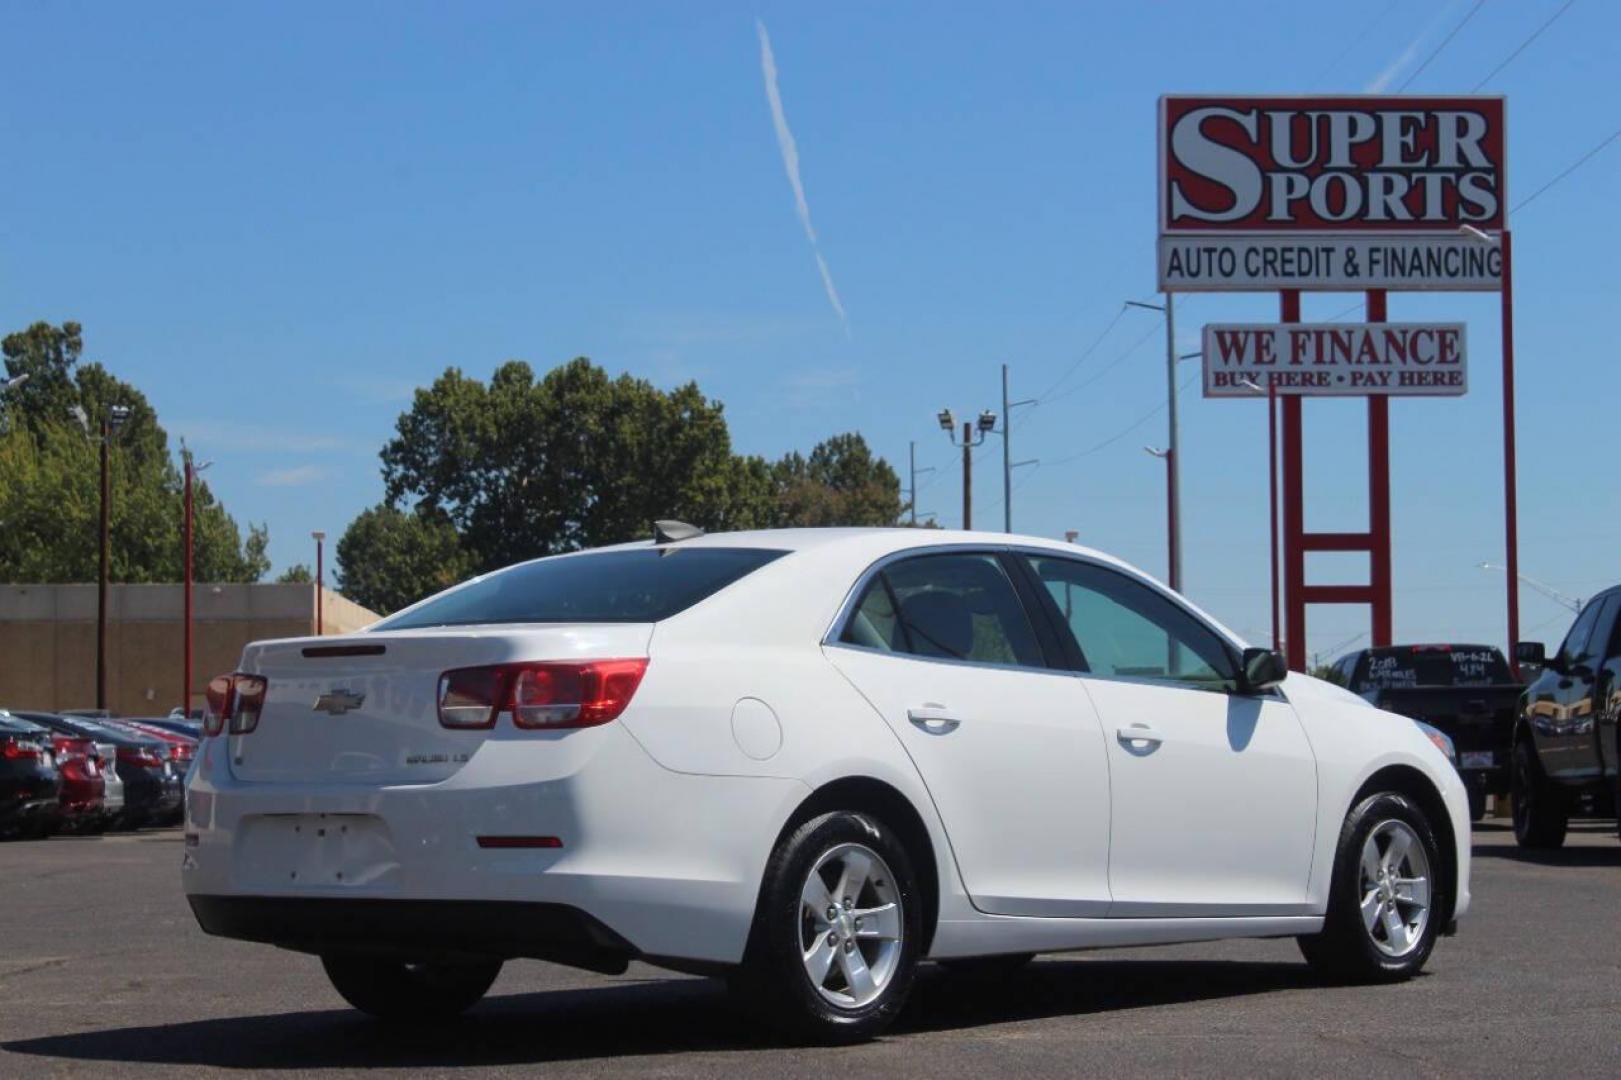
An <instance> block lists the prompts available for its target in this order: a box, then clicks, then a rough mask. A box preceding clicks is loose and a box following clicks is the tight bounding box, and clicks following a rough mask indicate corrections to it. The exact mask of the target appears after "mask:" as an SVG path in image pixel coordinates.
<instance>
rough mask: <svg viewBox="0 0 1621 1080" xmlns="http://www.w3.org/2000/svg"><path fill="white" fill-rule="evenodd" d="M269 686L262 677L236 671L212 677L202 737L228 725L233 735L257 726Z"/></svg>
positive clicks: (204, 713)
mask: <svg viewBox="0 0 1621 1080" xmlns="http://www.w3.org/2000/svg"><path fill="white" fill-rule="evenodd" d="M269 687H270V683H269V682H268V681H267V680H266V679H265V678H264V676H262V675H245V674H243V673H242V672H240V671H238V672H234V673H232V674H230V675H216V676H214V678H213V679H211V680H210V681H209V683H208V708H207V709H205V710H204V711H203V734H204V735H218V734H219V733H220V732H221V731H224V730H225V729H226V727H227V726H229V727H230V730H231V734H232V735H246V734H247V733H248V732H250V731H252V730H253V729H254V728H256V727H258V726H259V714H260V713H261V712H262V711H264V707H265V691H266V690H268V689H269ZM187 749H188V750H189V749H190V748H189V747H188V748H187ZM177 756H178V755H177ZM186 756H187V757H190V756H191V755H190V754H189V753H188V754H187V755H186Z"/></svg>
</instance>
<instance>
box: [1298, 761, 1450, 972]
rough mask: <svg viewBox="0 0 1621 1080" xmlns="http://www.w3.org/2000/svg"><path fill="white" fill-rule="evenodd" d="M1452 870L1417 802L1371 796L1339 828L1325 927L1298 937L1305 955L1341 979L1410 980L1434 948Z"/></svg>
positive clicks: (1390, 794)
mask: <svg viewBox="0 0 1621 1080" xmlns="http://www.w3.org/2000/svg"><path fill="white" fill-rule="evenodd" d="M1449 871H1450V867H1448V866H1446V865H1445V864H1444V863H1443V862H1442V859H1441V851H1440V846H1439V845H1438V844H1437V843H1436V840H1435V831H1434V829H1433V828H1432V826H1431V825H1430V821H1429V818H1428V817H1427V816H1426V815H1425V813H1424V811H1423V810H1422V809H1421V808H1420V807H1419V806H1418V805H1417V804H1416V803H1414V802H1413V801H1412V800H1411V799H1409V798H1408V797H1407V796H1405V795H1400V794H1397V793H1395V792H1381V793H1379V794H1375V795H1370V796H1368V797H1367V798H1365V799H1363V800H1362V801H1361V802H1360V803H1358V804H1357V805H1356V806H1355V807H1353V808H1352V810H1351V812H1350V813H1349V814H1348V815H1346V818H1345V824H1344V826H1343V827H1342V828H1341V829H1340V839H1339V844H1338V846H1337V847H1336V849H1335V855H1334V876H1333V880H1332V881H1331V882H1330V884H1329V897H1328V912H1327V915H1326V916H1325V917H1324V920H1323V929H1322V932H1321V933H1318V934H1311V935H1307V936H1303V937H1300V938H1299V939H1298V941H1299V944H1300V951H1301V953H1302V954H1303V955H1304V956H1305V957H1306V960H1307V962H1309V963H1310V964H1311V966H1312V967H1313V968H1314V969H1316V970H1317V971H1318V973H1320V974H1322V975H1324V976H1326V977H1328V978H1330V979H1332V980H1335V981H1342V982H1357V983H1367V982H1396V981H1399V980H1402V979H1406V978H1409V977H1410V976H1412V975H1414V974H1416V973H1417V972H1418V971H1419V969H1420V968H1422V967H1423V966H1424V962H1425V961H1426V960H1428V959H1429V956H1430V952H1431V950H1432V949H1434V948H1435V939H1436V936H1437V935H1438V934H1439V933H1440V931H1441V921H1442V919H1443V917H1444V916H1443V911H1444V908H1445V903H1444V900H1445V898H1446V897H1447V895H1449V893H1448V882H1449V880H1450V874H1449Z"/></svg>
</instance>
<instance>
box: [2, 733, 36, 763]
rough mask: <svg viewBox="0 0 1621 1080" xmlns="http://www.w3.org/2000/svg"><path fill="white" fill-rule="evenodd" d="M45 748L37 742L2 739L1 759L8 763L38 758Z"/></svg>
mask: <svg viewBox="0 0 1621 1080" xmlns="http://www.w3.org/2000/svg"><path fill="white" fill-rule="evenodd" d="M43 749H44V747H42V746H40V745H39V743H37V742H27V741H24V740H23V739H16V738H4V739H0V758H5V759H6V760H7V761H19V760H22V759H24V758H37V757H39V755H40V752H41V751H42V750H43Z"/></svg>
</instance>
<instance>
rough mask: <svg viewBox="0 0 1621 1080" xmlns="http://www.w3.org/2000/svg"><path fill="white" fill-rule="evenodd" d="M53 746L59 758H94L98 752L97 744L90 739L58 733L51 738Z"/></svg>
mask: <svg viewBox="0 0 1621 1080" xmlns="http://www.w3.org/2000/svg"><path fill="white" fill-rule="evenodd" d="M51 744H52V748H53V749H54V750H55V751H56V756H57V757H59V758H64V759H66V758H86V759H89V758H92V757H94V756H95V753H96V746H95V744H94V743H92V742H91V741H90V740H89V739H79V738H74V737H73V736H71V735H58V736H56V738H54V739H52V740H51Z"/></svg>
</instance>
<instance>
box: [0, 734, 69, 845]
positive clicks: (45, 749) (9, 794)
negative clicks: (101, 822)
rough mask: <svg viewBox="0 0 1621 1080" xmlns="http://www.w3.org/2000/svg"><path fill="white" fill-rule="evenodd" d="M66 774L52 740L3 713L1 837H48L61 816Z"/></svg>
mask: <svg viewBox="0 0 1621 1080" xmlns="http://www.w3.org/2000/svg"><path fill="white" fill-rule="evenodd" d="M61 791H62V777H61V774H60V773H58V772H57V769H56V755H55V753H54V752H53V751H52V749H51V743H50V739H49V738H47V737H46V736H44V735H43V734H42V733H41V732H40V730H39V729H38V728H36V727H35V726H34V725H32V724H29V723H27V722H25V721H19V720H17V719H15V718H13V717H12V716H11V714H10V713H7V712H0V836H4V837H10V836H29V837H37V836H45V835H47V834H48V833H49V832H50V831H51V830H52V829H53V828H55V827H56V824H57V822H58V821H59V820H60V819H61V813H62V810H61V806H60V805H59V802H58V799H59V797H60V795H61Z"/></svg>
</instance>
